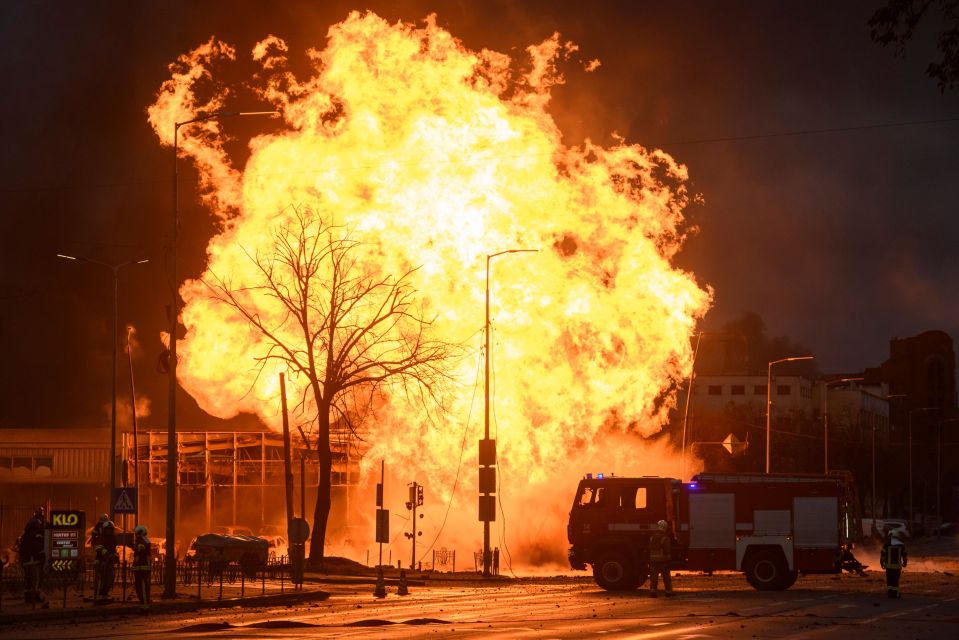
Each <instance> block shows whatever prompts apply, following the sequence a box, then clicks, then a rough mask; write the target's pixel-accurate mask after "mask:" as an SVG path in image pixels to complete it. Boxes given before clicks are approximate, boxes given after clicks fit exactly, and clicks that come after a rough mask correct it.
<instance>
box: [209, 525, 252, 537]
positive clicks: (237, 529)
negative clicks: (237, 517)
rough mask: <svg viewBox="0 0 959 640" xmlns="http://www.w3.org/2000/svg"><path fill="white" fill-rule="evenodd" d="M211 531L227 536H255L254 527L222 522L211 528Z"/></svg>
mask: <svg viewBox="0 0 959 640" xmlns="http://www.w3.org/2000/svg"><path fill="white" fill-rule="evenodd" d="M210 533H219V534H221V535H225V536H247V537H248V538H253V537H254V536H253V529H251V528H250V527H244V526H241V525H236V524H220V525H217V526H215V527H213V529H211V530H210Z"/></svg>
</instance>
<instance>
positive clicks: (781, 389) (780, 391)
mask: <svg viewBox="0 0 959 640" xmlns="http://www.w3.org/2000/svg"><path fill="white" fill-rule="evenodd" d="M790 393H792V387H790V386H789V385H788V384H777V385H776V395H777V396H788V395H789V394H790Z"/></svg>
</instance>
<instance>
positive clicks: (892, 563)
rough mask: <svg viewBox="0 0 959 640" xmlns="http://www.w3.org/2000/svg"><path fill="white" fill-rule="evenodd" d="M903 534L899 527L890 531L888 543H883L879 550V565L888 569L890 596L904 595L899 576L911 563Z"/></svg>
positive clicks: (887, 538)
mask: <svg viewBox="0 0 959 640" xmlns="http://www.w3.org/2000/svg"><path fill="white" fill-rule="evenodd" d="M901 535H902V534H901V533H900V532H899V530H898V529H893V530H892V531H890V532H889V534H888V536H887V537H886V544H884V545H882V551H880V552H879V566H881V567H882V568H883V569H885V570H886V595H887V596H889V597H890V598H901V597H902V593H901V592H900V591H899V577H900V576H902V570H903V569H904V568H905V567H906V565H907V564H908V563H909V554H908V553H906V545H905V543H904V542H903V541H902V538H901Z"/></svg>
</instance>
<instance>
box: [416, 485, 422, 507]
mask: <svg viewBox="0 0 959 640" xmlns="http://www.w3.org/2000/svg"><path fill="white" fill-rule="evenodd" d="M416 504H417V506H422V505H423V485H421V484H418V485H416Z"/></svg>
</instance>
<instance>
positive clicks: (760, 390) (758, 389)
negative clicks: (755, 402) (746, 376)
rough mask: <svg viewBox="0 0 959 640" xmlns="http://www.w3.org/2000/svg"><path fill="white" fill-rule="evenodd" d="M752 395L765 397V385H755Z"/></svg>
mask: <svg viewBox="0 0 959 640" xmlns="http://www.w3.org/2000/svg"><path fill="white" fill-rule="evenodd" d="M753 395H754V396H764V395H766V385H764V384H757V385H755V386H754V387H753Z"/></svg>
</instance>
